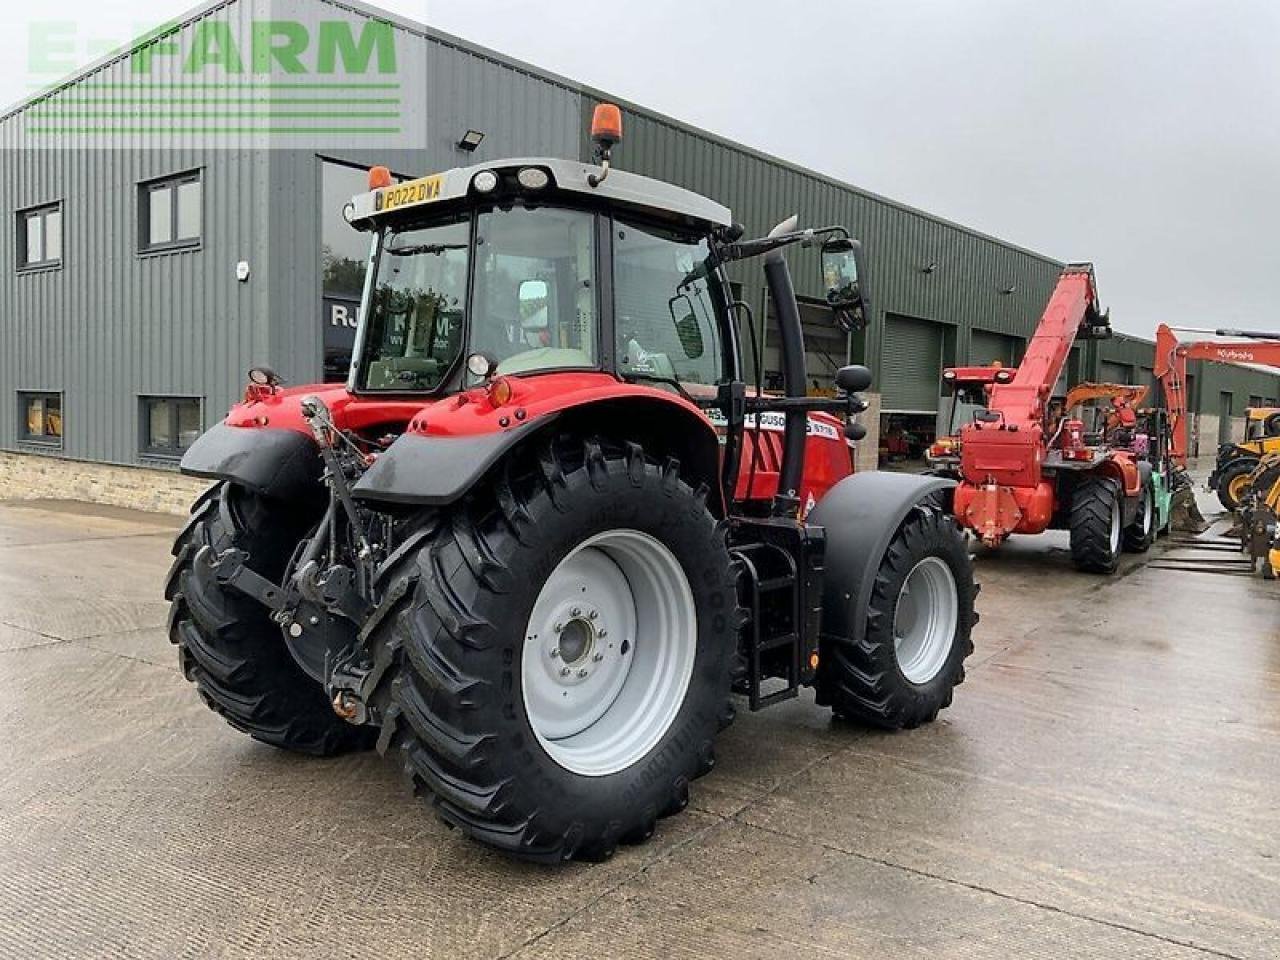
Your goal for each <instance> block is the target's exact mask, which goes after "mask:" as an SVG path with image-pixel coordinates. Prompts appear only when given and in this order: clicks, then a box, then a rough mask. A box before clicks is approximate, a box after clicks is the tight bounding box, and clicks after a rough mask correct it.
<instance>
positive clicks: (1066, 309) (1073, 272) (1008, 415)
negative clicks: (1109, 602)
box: [943, 264, 1163, 573]
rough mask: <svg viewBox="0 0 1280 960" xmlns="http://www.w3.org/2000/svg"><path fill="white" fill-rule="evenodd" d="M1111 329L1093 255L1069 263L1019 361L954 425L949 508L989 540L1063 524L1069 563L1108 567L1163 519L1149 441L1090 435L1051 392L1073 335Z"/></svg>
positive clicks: (1130, 435)
mask: <svg viewBox="0 0 1280 960" xmlns="http://www.w3.org/2000/svg"><path fill="white" fill-rule="evenodd" d="M1110 335H1111V323H1110V319H1109V318H1108V316H1107V315H1105V314H1103V313H1101V312H1100V311H1099V309H1098V291H1097V287H1096V285H1095V283H1094V277H1093V267H1092V265H1090V264H1072V265H1069V266H1068V267H1067V268H1066V269H1065V270H1064V271H1063V272H1062V275H1061V277H1059V278H1058V283H1057V286H1056V287H1055V289H1054V291H1053V295H1052V296H1051V297H1050V298H1049V303H1048V306H1046V308H1045V311H1044V315H1043V316H1042V318H1041V320H1040V324H1039V326H1038V327H1037V328H1036V332H1035V335H1034V336H1033V337H1032V338H1031V341H1030V342H1029V343H1028V344H1027V351H1026V355H1025V356H1024V357H1023V358H1022V362H1021V363H1019V364H1018V366H1017V368H1016V369H1013V370H1006V371H1001V374H1002V375H1000V376H994V377H993V381H994V382H993V383H992V384H991V385H990V387H989V388H988V389H987V402H986V407H985V408H984V409H981V410H978V411H976V412H975V413H974V415H973V420H972V422H970V423H968V424H965V425H964V427H963V428H962V429H961V431H960V474H961V482H960V485H959V486H958V487H957V488H956V490H955V494H954V503H953V506H954V510H955V515H956V517H957V519H959V521H960V522H961V523H962V524H963V525H964V526H965V527H966V528H967V529H969V530H971V531H972V532H973V533H974V534H975V535H976V536H977V537H978V538H979V539H981V540H982V542H983V543H985V544H987V545H988V546H996V545H998V544H1000V543H1001V542H1002V541H1004V540H1005V539H1006V538H1007V537H1008V536H1009V535H1010V534H1014V533H1025V534H1033V533H1043V532H1044V531H1045V530H1048V529H1051V528H1052V529H1058V530H1063V529H1065V530H1068V531H1070V534H1071V557H1072V560H1073V562H1074V563H1075V565H1076V567H1078V568H1079V569H1081V570H1085V571H1089V572H1093V573H1111V572H1112V571H1114V570H1115V569H1116V566H1117V564H1118V563H1119V560H1120V554H1121V551H1122V550H1131V551H1135V552H1141V551H1144V550H1146V549H1148V548H1149V547H1150V545H1151V543H1152V541H1153V539H1154V538H1155V536H1156V532H1157V530H1158V529H1159V527H1160V526H1161V525H1162V521H1163V518H1162V517H1161V516H1159V515H1158V504H1159V502H1160V501H1159V500H1158V498H1157V489H1158V485H1157V481H1156V479H1155V478H1154V477H1153V473H1155V472H1156V471H1157V469H1158V468H1159V466H1158V464H1157V463H1156V462H1155V461H1154V460H1153V459H1152V457H1151V456H1150V448H1149V447H1148V446H1146V445H1144V444H1141V443H1139V444H1137V445H1136V446H1135V443H1134V441H1135V439H1137V437H1136V434H1135V431H1133V430H1131V429H1130V430H1127V431H1125V435H1124V436H1106V435H1104V436H1092V435H1090V434H1088V433H1087V432H1086V429H1085V424H1084V423H1083V421H1081V420H1077V419H1073V418H1072V417H1071V416H1070V411H1069V410H1068V409H1067V408H1066V407H1065V405H1062V404H1055V403H1054V402H1053V396H1052V394H1053V389H1054V387H1055V385H1056V384H1057V382H1058V380H1059V378H1060V377H1061V376H1062V373H1063V370H1064V369H1065V366H1066V362H1067V358H1068V357H1069V355H1070V353H1071V347H1072V345H1073V344H1074V343H1075V341H1076V339H1077V338H1078V337H1083V338H1106V337H1109V336H1110ZM950 372H951V371H946V372H944V374H943V376H944V378H945V377H946V375H947V373H950Z"/></svg>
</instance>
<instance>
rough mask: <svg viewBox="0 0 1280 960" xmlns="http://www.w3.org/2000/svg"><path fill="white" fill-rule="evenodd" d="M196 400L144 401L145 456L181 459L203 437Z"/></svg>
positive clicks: (161, 398)
mask: <svg viewBox="0 0 1280 960" xmlns="http://www.w3.org/2000/svg"><path fill="white" fill-rule="evenodd" d="M200 419H201V418H200V400H199V398H197V397H143V398H142V452H143V453H144V454H147V455H148V456H153V457H180V456H182V454H183V453H184V452H185V451H186V449H187V448H188V447H190V446H191V444H193V443H195V440H196V437H198V436H200Z"/></svg>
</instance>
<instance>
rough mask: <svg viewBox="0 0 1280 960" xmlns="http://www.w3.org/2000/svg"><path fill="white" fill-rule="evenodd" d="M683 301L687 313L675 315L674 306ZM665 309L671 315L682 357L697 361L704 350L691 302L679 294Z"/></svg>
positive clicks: (684, 295) (700, 329)
mask: <svg viewBox="0 0 1280 960" xmlns="http://www.w3.org/2000/svg"><path fill="white" fill-rule="evenodd" d="M681 300H683V301H684V305H685V306H686V307H688V310H689V312H688V313H686V314H684V316H677V315H676V304H677V303H678V302H679V301H681ZM667 309H668V310H669V311H670V313H671V322H672V323H674V324H675V328H676V337H677V338H678V339H679V340H680V347H681V349H682V350H684V355H685V356H686V357H688V358H689V359H690V360H697V359H698V358H699V357H701V356H702V354H703V352H704V351H705V350H706V345H705V344H704V343H703V341H702V328H701V327H700V326H699V325H698V317H697V314H696V313H694V309H693V301H692V300H690V299H689V297H688V296H687V295H686V294H683V293H680V294H677V295H676V296H674V297H672V298H671V299H670V300H669V301H667Z"/></svg>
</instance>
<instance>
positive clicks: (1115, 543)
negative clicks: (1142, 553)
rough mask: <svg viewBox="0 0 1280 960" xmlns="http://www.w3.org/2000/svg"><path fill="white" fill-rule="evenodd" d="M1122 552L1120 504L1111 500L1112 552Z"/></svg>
mask: <svg viewBox="0 0 1280 960" xmlns="http://www.w3.org/2000/svg"><path fill="white" fill-rule="evenodd" d="M1119 552H1120V504H1119V503H1117V502H1115V501H1114V500H1113V501H1112V502H1111V553H1112V555H1115V554H1117V553H1119Z"/></svg>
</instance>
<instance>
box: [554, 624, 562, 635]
mask: <svg viewBox="0 0 1280 960" xmlns="http://www.w3.org/2000/svg"><path fill="white" fill-rule="evenodd" d="M553 629H554V630H555V632H556V633H559V632H560V631H561V630H563V629H564V624H563V623H557V624H556V625H555V627H554V628H553Z"/></svg>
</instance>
